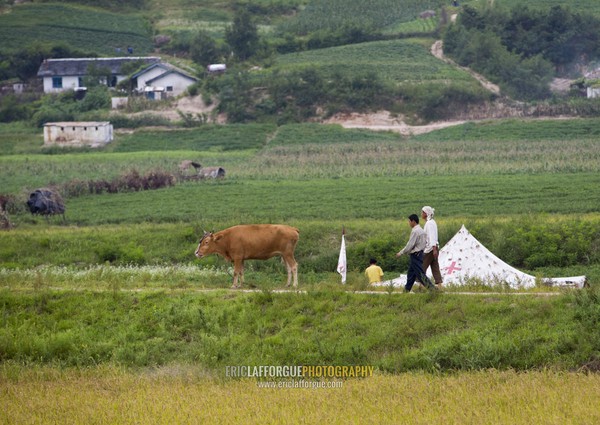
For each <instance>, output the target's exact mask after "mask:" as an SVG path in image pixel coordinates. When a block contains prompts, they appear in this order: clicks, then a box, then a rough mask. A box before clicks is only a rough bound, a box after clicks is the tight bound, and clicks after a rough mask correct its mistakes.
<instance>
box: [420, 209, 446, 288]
mask: <svg viewBox="0 0 600 425" xmlns="http://www.w3.org/2000/svg"><path fill="white" fill-rule="evenodd" d="M434 214H435V209H433V208H431V207H430V206H425V207H423V208H422V209H421V218H422V219H424V220H427V221H426V222H425V226H424V227H423V230H424V231H425V234H426V236H427V245H426V246H425V249H424V250H423V271H424V272H425V273H427V268H428V267H431V274H433V280H434V281H435V284H436V286H437V287H438V288H440V287H441V286H442V274H441V273H440V263H439V262H438V255H439V241H438V228H437V223H436V222H435V220H434V219H433V215H434Z"/></svg>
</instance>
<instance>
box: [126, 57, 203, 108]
mask: <svg viewBox="0 0 600 425" xmlns="http://www.w3.org/2000/svg"><path fill="white" fill-rule="evenodd" d="M131 80H132V81H133V83H134V84H135V88H136V89H137V91H138V92H139V93H144V94H145V95H146V97H149V98H152V99H155V98H162V97H171V96H179V95H180V94H182V93H183V92H185V90H186V89H187V88H188V87H189V86H190V85H192V84H194V83H195V82H196V81H198V79H197V78H196V77H193V76H191V75H190V74H188V73H187V72H185V71H183V70H182V69H179V68H177V67H175V66H173V65H171V64H168V63H165V62H159V63H154V64H152V65H150V66H148V67H146V68H144V69H142V70H141V71H139V72H137V73H136V74H134V75H132V76H131Z"/></svg>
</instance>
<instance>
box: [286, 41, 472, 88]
mask: <svg viewBox="0 0 600 425" xmlns="http://www.w3.org/2000/svg"><path fill="white" fill-rule="evenodd" d="M433 41H434V40H430V39H407V40H389V41H375V42H370V43H360V44H352V45H347V46H339V47H331V48H327V49H318V50H311V51H306V52H300V53H290V54H286V55H281V56H279V57H278V58H277V60H276V62H275V69H278V68H281V69H288V68H292V69H298V68H302V67H311V68H316V69H322V70H326V71H328V72H329V73H334V72H339V73H341V74H342V75H347V74H350V75H357V74H358V75H361V74H364V73H365V72H366V71H370V72H374V73H376V74H377V75H378V76H379V78H380V79H381V80H384V81H389V82H393V83H394V84H402V83H413V84H414V83H423V82H428V83H432V82H436V81H445V82H448V81H452V82H453V83H457V82H471V83H472V84H474V85H477V84H478V83H477V82H476V81H475V80H474V79H473V77H471V76H470V75H469V74H468V73H467V72H465V71H462V70H460V69H457V68H456V67H453V66H450V65H448V64H446V63H444V62H440V61H439V60H438V59H436V58H434V57H433V56H432V55H431V53H430V52H429V48H430V47H431V44H433Z"/></svg>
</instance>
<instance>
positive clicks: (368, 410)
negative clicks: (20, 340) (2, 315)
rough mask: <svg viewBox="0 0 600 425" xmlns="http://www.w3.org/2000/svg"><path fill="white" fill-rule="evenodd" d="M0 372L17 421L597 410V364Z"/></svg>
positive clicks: (358, 419) (524, 418) (512, 418)
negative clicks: (251, 373)
mask: <svg viewBox="0 0 600 425" xmlns="http://www.w3.org/2000/svg"><path fill="white" fill-rule="evenodd" d="M0 382H2V383H0V394H5V396H4V397H3V401H5V403H6V406H7V408H6V409H3V412H2V413H0V415H4V416H3V417H2V416H0V418H2V419H4V420H5V421H7V423H19V424H24V425H25V424H33V423H59V422H63V421H65V420H66V419H67V418H68V421H69V423H73V424H89V423H95V424H113V423H120V424H139V423H147V424H151V423H152V424H173V423H187V422H190V421H191V422H196V423H215V424H216V423H218V424H232V423H244V424H265V423H282V422H283V423H330V424H348V423H361V424H398V423H411V424H428V423H442V422H443V423H448V424H471V423H494V424H499V425H500V424H523V425H527V424H531V423H544V424H553V425H559V424H565V423H571V424H586V423H596V422H598V421H599V420H600V416H599V415H598V409H597V408H596V396H597V394H598V392H599V391H600V384H599V377H598V375H596V374H591V375H585V374H553V373H549V372H544V371H541V372H529V373H526V374H518V373H514V372H510V371H509V372H495V371H492V372H475V373H465V374H458V375H450V376H443V375H442V376H439V375H429V374H418V373H415V374H403V375H401V376H392V375H377V376H375V377H372V378H366V379H350V380H346V381H343V382H340V384H341V386H340V387H339V388H330V389H327V388H310V387H309V388H305V389H295V388H285V389H276V388H262V387H259V386H258V385H257V383H256V382H255V381H253V380H232V381H226V382H221V381H218V380H214V379H210V378H207V377H205V376H203V373H202V371H198V370H196V369H194V368H190V367H187V368H186V367H178V368H177V367H165V368H161V369H157V370H156V371H153V372H150V373H148V374H143V375H141V376H139V375H132V374H127V373H125V372H123V371H122V370H119V369H101V370H100V371H82V372H74V373H59V372H54V371H46V370H41V371H34V372H32V373H29V374H27V376H26V378H23V379H22V380H19V381H17V382H15V381H11V380H8V381H6V380H2V381H0ZM282 383H283V384H285V383H286V382H285V381H284V382H282ZM190 400H193V402H190ZM415 400H427V402H416V401H415ZM190 418H193V420H190Z"/></svg>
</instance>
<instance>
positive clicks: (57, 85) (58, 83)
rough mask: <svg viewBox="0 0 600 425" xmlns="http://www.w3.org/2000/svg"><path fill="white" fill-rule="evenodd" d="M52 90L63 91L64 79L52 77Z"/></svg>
mask: <svg viewBox="0 0 600 425" xmlns="http://www.w3.org/2000/svg"><path fill="white" fill-rule="evenodd" d="M52 88H53V89H62V77H52Z"/></svg>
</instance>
